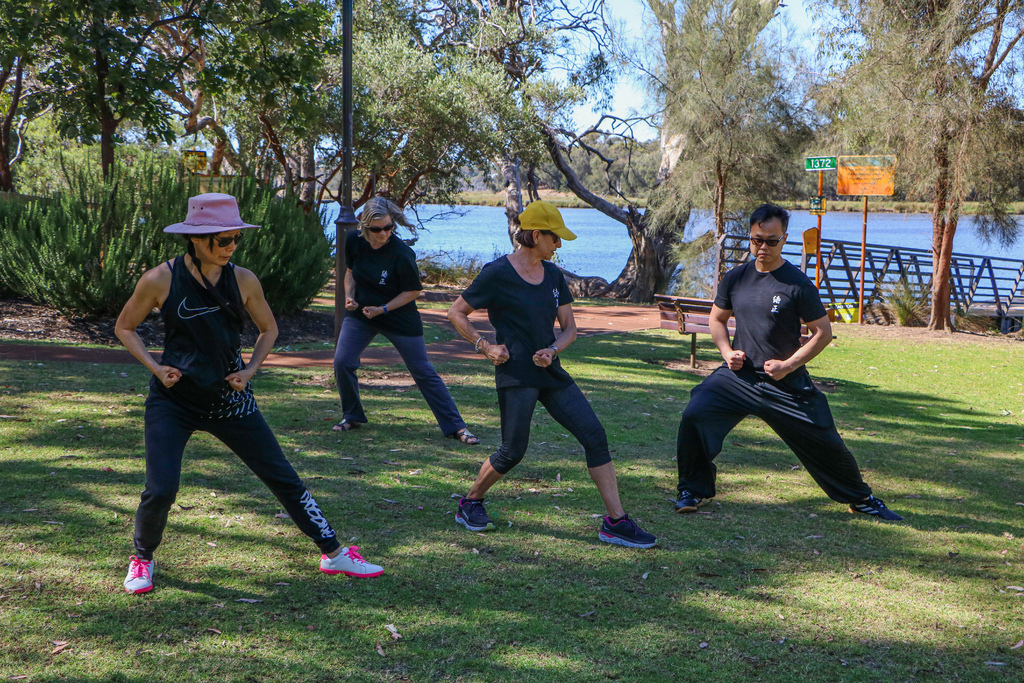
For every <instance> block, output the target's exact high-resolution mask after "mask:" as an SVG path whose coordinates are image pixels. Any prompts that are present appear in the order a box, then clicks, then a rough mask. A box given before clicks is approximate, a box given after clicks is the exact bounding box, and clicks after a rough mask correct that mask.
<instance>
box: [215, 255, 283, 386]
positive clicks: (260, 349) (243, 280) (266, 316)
mask: <svg viewBox="0 0 1024 683" xmlns="http://www.w3.org/2000/svg"><path fill="white" fill-rule="evenodd" d="M235 275H236V277H237V279H238V291H239V292H240V293H241V295H242V303H243V304H244V305H245V310H247V311H249V315H250V316H252V321H253V322H254V323H256V328H257V329H258V330H259V331H260V334H259V336H258V337H256V344H255V345H254V346H253V349H252V356H251V357H250V358H249V362H248V364H247V365H246V367H245V369H244V370H239V371H238V372H232V373H231V374H230V375H228V376H227V377H225V378H224V379H226V380H227V382H228V384H230V385H231V388H232V389H234V390H235V391H242V390H243V389H245V385H246V384H247V383H248V382H249V380H250V379H252V377H253V375H255V374H256V371H257V370H258V369H259V367H260V365H261V364H262V363H263V361H264V360H266V359H267V355H268V354H270V350H271V349H273V348H274V341H276V340H277V321H276V320H275V319H274V313H273V311H271V310H270V305H269V304H268V303H267V298H266V297H265V296H264V295H263V286H262V285H261V284H260V281H259V279H258V278H257V277H256V275H254V274H253V272H252V271H250V270H246V269H245V268H241V267H236V268H235Z"/></svg>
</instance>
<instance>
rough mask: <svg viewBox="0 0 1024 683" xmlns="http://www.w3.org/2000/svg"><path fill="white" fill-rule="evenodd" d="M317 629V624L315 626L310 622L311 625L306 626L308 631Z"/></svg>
mask: <svg viewBox="0 0 1024 683" xmlns="http://www.w3.org/2000/svg"><path fill="white" fill-rule="evenodd" d="M315 629H316V626H313V624H310V625H309V626H307V627H306V630H307V631H313V630H315Z"/></svg>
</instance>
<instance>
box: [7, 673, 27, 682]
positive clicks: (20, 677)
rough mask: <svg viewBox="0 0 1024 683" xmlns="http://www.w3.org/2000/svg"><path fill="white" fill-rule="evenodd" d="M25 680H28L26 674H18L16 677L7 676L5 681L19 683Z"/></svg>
mask: <svg viewBox="0 0 1024 683" xmlns="http://www.w3.org/2000/svg"><path fill="white" fill-rule="evenodd" d="M25 678H28V674H18V675H17V676H8V677H7V680H9V681H20V680H22V679H25Z"/></svg>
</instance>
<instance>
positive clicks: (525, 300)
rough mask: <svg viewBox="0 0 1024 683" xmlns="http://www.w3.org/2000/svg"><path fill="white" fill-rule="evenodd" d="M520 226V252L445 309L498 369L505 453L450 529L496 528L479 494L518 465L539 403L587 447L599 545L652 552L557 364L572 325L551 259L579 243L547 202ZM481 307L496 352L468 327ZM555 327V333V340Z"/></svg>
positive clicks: (495, 458) (490, 268) (589, 418)
mask: <svg viewBox="0 0 1024 683" xmlns="http://www.w3.org/2000/svg"><path fill="white" fill-rule="evenodd" d="M519 225H520V231H519V232H518V233H517V234H516V241H517V242H518V243H519V244H520V246H521V248H520V249H518V250H517V251H516V252H515V253H512V254H509V255H508V256H503V257H501V258H499V259H498V260H496V261H492V262H491V263H488V264H487V265H486V266H484V268H483V270H481V271H480V275H478V276H477V278H476V280H474V281H473V283H472V284H471V285H470V286H469V287H468V288H466V291H464V292H463V293H462V296H460V297H459V298H458V300H456V302H455V303H454V304H452V307H451V309H449V311H448V320H449V321H451V323H452V324H453V325H454V326H455V328H456V329H457V330H458V331H459V334H461V335H462V336H463V337H464V338H465V339H466V340H467V341H468V342H470V343H471V344H473V348H475V349H476V350H477V351H478V352H480V353H482V354H483V355H484V356H486V357H487V359H488V360H489V361H491V362H492V363H493V364H494V366H495V385H496V386H497V389H498V408H499V410H500V412H501V446H500V447H499V448H498V450H497V451H495V452H494V454H492V455H491V457H490V458H489V459H488V460H485V461H484V463H483V465H482V466H481V468H480V474H479V475H478V476H477V478H476V481H475V482H474V483H473V486H472V488H470V490H469V494H468V495H467V496H466V497H465V498H462V499H461V500H460V501H459V509H458V512H457V513H456V515H455V521H456V522H458V523H459V524H461V525H462V526H464V527H466V528H467V529H469V530H470V531H485V530H489V529H494V523H493V522H492V521H491V519H490V517H488V516H487V512H486V511H485V510H484V505H483V497H484V494H486V493H487V490H488V489H490V488H491V486H493V485H494V484H496V483H497V482H498V480H499V479H501V478H502V477H503V476H504V475H505V474H506V473H507V472H509V470H511V469H512V468H513V467H515V466H516V465H517V464H518V463H519V461H521V460H522V459H523V456H524V455H525V454H526V448H527V446H528V445H529V441H530V422H531V420H532V418H533V412H534V409H535V408H536V406H537V401H540V402H541V403H542V404H543V405H544V407H545V408H546V409H547V411H548V413H549V414H550V415H551V417H553V418H554V419H555V420H556V421H557V422H558V423H559V424H560V425H562V426H563V427H565V428H566V429H567V430H569V432H570V433H571V434H572V435H573V436H575V437H576V439H577V440H579V442H580V444H581V445H582V446H583V449H584V452H585V454H586V459H587V467H588V468H589V471H590V477H591V479H593V480H594V483H595V484H596V485H597V490H598V491H599V492H600V494H601V498H602V500H603V501H604V504H605V507H606V508H607V510H608V516H606V517H605V518H604V522H603V524H602V525H601V531H600V533H599V534H598V538H600V540H602V541H604V542H606V543H613V544H616V545H623V546H627V547H631V548H650V547H652V546H654V544H655V541H656V540H657V539H656V538H655V537H654V536H653V535H652V534H649V533H647V532H646V531H644V530H643V529H641V528H640V527H639V526H638V525H637V523H636V522H634V521H633V520H632V519H630V518H629V516H628V515H627V514H626V512H625V511H624V510H623V509H622V503H620V502H619V488H618V483H617V482H616V479H615V466H614V465H613V464H612V461H611V460H612V459H611V455H610V453H609V451H608V439H607V437H606V436H605V431H604V427H602V426H601V422H600V420H598V419H597V415H595V414H594V409H593V408H591V406H590V403H589V402H588V401H587V399H586V398H585V397H584V396H583V392H582V391H580V389H579V387H577V386H576V383H575V382H574V381H573V379H572V377H570V376H569V373H567V372H566V371H565V370H564V369H562V364H561V362H560V361H559V359H558V354H559V353H560V352H561V351H564V350H565V349H566V347H568V346H569V345H570V344H572V343H573V341H575V340H576V321H575V319H574V318H573V315H572V306H571V304H572V301H573V298H572V294H570V293H569V287H568V285H566V282H565V277H564V276H563V275H562V272H561V271H560V270H559V269H558V267H557V266H555V265H554V264H552V263H551V262H550V259H551V257H552V256H553V255H554V253H555V250H556V249H558V247H560V246H561V245H562V240H563V239H565V240H574V239H576V235H574V234H573V233H572V232H571V231H570V230H569V229H568V228H566V227H565V223H564V222H563V221H562V215H561V213H559V211H558V209H557V208H556V207H555V206H554V205H553V204H550V203H548V202H542V201H537V202H533V203H532V204H530V205H529V206H528V207H527V208H526V210H525V211H523V213H521V214H520V215H519ZM481 308H486V309H487V317H488V319H489V320H490V322H491V324H492V325H493V326H494V329H495V331H496V332H497V338H496V340H495V343H493V344H492V343H490V342H489V341H488V340H486V339H485V338H484V337H483V336H482V335H481V334H480V333H479V332H477V330H476V329H475V328H474V327H473V325H472V323H470V321H469V315H470V314H471V313H472V312H473V311H474V310H476V309H481ZM555 320H557V321H558V325H559V328H560V329H561V333H560V334H559V335H558V336H557V337H556V336H555V333H554V323H555Z"/></svg>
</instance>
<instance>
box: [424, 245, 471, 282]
mask: <svg viewBox="0 0 1024 683" xmlns="http://www.w3.org/2000/svg"><path fill="white" fill-rule="evenodd" d="M416 265H418V266H419V269H420V271H421V272H423V273H426V274H427V277H426V279H425V280H424V282H425V283H426V284H430V285H446V286H450V287H468V286H469V283H471V282H472V281H473V280H474V279H476V276H477V275H479V274H480V270H481V269H482V268H483V267H484V263H483V261H481V260H480V259H478V258H476V257H474V256H467V255H466V254H465V253H463V252H462V251H458V252H456V253H454V254H452V253H450V252H447V251H435V252H427V253H425V254H423V255H422V256H420V257H419V258H418V259H416Z"/></svg>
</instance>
